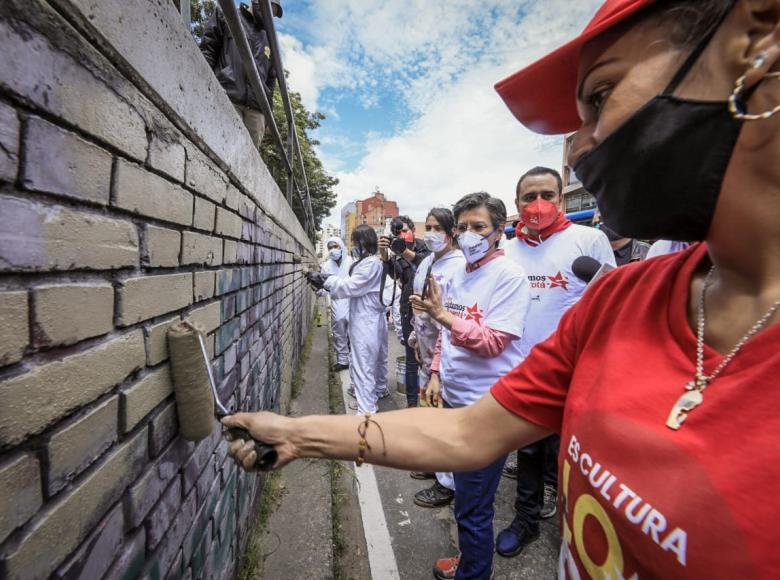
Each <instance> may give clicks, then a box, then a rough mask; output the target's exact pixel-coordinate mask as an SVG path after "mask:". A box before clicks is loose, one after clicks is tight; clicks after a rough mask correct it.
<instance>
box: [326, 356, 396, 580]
mask: <svg viewBox="0 0 780 580" xmlns="http://www.w3.org/2000/svg"><path fill="white" fill-rule="evenodd" d="M339 378H340V379H341V393H342V396H343V397H344V406H345V407H346V408H347V413H351V412H353V411H352V410H351V409H349V406H348V403H349V401H350V400H351V399H350V396H349V395H347V389H348V388H349V371H341V372H340V373H339ZM352 469H353V471H354V472H355V476H356V477H357V480H358V486H357V493H358V502H359V503H360V517H361V519H362V520H363V533H364V534H365V536H366V547H367V548H368V563H369V566H370V567H371V578H373V579H376V580H401V575H400V574H399V572H398V563H397V562H396V560H395V552H393V542H392V540H391V539H390V531H389V530H388V528H387V520H385V510H384V508H382V498H381V496H380V495H379V486H378V485H377V482H376V474H375V473H374V467H373V466H372V465H369V464H368V463H364V464H363V465H362V466H361V467H360V468H355V464H354V463H353V464H352Z"/></svg>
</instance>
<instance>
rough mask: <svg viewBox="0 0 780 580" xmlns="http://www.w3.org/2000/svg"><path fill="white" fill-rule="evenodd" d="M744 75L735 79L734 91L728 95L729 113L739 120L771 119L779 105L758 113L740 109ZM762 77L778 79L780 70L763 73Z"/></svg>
mask: <svg viewBox="0 0 780 580" xmlns="http://www.w3.org/2000/svg"><path fill="white" fill-rule="evenodd" d="M745 77H746V75H742V76H741V77H739V78H738V79H737V84H736V86H735V87H734V92H733V93H731V97H729V112H731V115H732V116H733V117H734V118H735V119H737V120H739V121H763V120H765V119H771V118H772V117H774V116H775V115H776V114H777V113H780V105H777V106H776V107H775V108H774V109H772V110H771V111H766V112H764V113H758V114H753V113H748V112H747V111H745V110H743V109H742V106H741V104H740V99H741V98H742V95H743V94H744V92H745ZM764 79H780V72H774V73H767V74H765V75H764ZM762 80H763V79H762Z"/></svg>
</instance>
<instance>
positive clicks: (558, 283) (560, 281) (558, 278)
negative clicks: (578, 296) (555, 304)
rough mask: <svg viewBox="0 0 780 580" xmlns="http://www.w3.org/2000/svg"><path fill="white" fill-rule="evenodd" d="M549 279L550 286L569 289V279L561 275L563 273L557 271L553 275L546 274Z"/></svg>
mask: <svg viewBox="0 0 780 580" xmlns="http://www.w3.org/2000/svg"><path fill="white" fill-rule="evenodd" d="M547 277H548V278H549V279H550V288H563V289H564V290H568V289H569V281H568V280H567V279H566V278H564V277H563V274H561V273H560V272H558V273H557V274H556V275H555V276H547Z"/></svg>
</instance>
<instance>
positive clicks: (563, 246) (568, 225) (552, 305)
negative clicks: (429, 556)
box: [496, 167, 615, 557]
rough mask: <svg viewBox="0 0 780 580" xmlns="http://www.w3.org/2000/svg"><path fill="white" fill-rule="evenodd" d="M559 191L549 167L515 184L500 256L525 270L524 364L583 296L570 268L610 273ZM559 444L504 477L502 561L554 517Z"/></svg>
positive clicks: (544, 445)
mask: <svg viewBox="0 0 780 580" xmlns="http://www.w3.org/2000/svg"><path fill="white" fill-rule="evenodd" d="M562 189H563V183H562V180H561V176H560V175H559V174H558V172H557V171H556V170H554V169H550V168H548V167H535V168H533V169H531V170H530V171H528V172H527V173H526V174H524V175H523V176H522V177H521V178H520V180H519V181H518V183H517V190H516V192H517V195H516V199H515V203H516V205H517V210H518V212H519V213H520V222H519V223H518V224H517V228H516V231H515V234H516V236H515V238H514V239H512V240H508V241H507V242H506V245H505V250H506V254H507V257H509V258H510V259H511V260H514V261H515V262H516V263H518V264H520V266H521V267H522V268H523V270H525V272H526V274H527V275H528V282H529V286H530V288H531V307H530V309H529V311H528V318H527V319H526V325H525V332H524V333H523V336H522V338H521V340H520V350H521V352H522V355H523V357H524V358H525V357H527V356H528V353H529V352H531V349H532V348H533V347H534V346H535V345H536V344H538V343H540V342H542V341H543V340H545V339H546V338H548V337H549V336H550V335H551V334H552V333H553V332H554V331H555V329H556V328H557V327H558V322H559V321H560V319H561V317H562V316H563V314H564V313H565V312H566V311H567V310H568V309H569V308H571V307H572V306H574V304H576V303H577V301H578V300H579V299H580V297H581V296H582V294H583V293H584V292H585V289H586V287H587V283H586V282H584V281H582V280H580V279H579V278H577V277H576V276H575V275H574V272H573V269H572V264H573V263H574V261H575V260H576V259H577V258H579V257H581V256H588V257H590V258H593V259H595V260H596V261H598V262H600V263H602V264H603V263H608V264H610V265H612V266H614V265H615V257H614V254H613V252H612V247H611V246H610V244H609V240H608V239H607V237H606V236H605V235H604V234H603V233H602V232H600V231H599V230H597V229H594V228H590V227H587V226H580V225H576V224H573V223H572V222H570V221H569V220H568V219H566V217H565V216H564V214H563V212H562V207H563V192H562ZM559 443H560V439H559V437H558V436H557V435H552V436H550V437H547V438H546V439H543V440H542V441H539V442H538V443H535V444H533V445H530V446H528V447H526V448H524V449H520V450H518V452H517V466H516V467H515V466H513V465H508V466H507V468H505V471H504V473H505V475H508V476H509V477H517V497H516V499H515V512H516V515H515V518H514V521H513V522H512V524H511V525H510V526H509V527H508V528H507V529H505V530H503V531H502V532H501V533H500V534H499V535H498V538H497V539H496V551H497V552H498V553H499V554H501V555H502V556H507V557H511V556H516V555H517V554H519V553H520V552H521V551H522V550H523V548H524V547H525V546H526V545H528V544H529V543H530V542H532V541H534V540H535V539H536V538H537V537H538V536H539V521H540V519H542V518H549V517H552V516H554V515H555V512H556V499H557V497H556V496H557V494H556V490H557V479H558V477H557V475H558V474H557V456H558V445H559Z"/></svg>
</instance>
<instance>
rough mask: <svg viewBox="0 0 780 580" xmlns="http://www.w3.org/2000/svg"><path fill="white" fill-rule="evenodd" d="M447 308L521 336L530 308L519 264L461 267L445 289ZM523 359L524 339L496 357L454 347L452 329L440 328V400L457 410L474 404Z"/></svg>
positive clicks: (505, 262) (501, 261)
mask: <svg viewBox="0 0 780 580" xmlns="http://www.w3.org/2000/svg"><path fill="white" fill-rule="evenodd" d="M443 298H444V307H445V308H446V309H447V310H448V311H449V312H451V313H452V314H454V315H455V316H457V317H458V318H465V319H466V320H476V321H477V322H478V323H479V324H480V325H481V326H487V327H489V328H492V329H493V330H500V331H502V332H506V333H509V334H511V335H513V336H516V337H518V338H520V337H521V336H522V335H523V327H524V326H525V318H526V313H527V312H528V306H529V288H528V280H527V278H526V274H525V272H523V270H522V268H520V267H519V266H518V265H517V264H516V263H514V262H513V261H511V260H509V259H507V258H506V256H499V257H497V258H494V259H493V260H491V261H489V262H488V263H487V264H485V265H484V266H482V267H481V268H477V269H476V270H474V271H473V272H467V271H466V268H462V269H460V270H458V271H457V272H455V273H454V275H453V277H452V278H451V279H450V282H449V284H447V287H446V288H445V289H444V296H443ZM522 360H523V357H522V355H521V354H520V340H513V341H512V342H510V343H509V345H508V346H507V347H506V348H505V349H504V351H503V352H502V353H501V354H499V355H498V356H497V357H494V358H485V357H482V356H479V355H478V354H476V353H475V352H473V351H470V350H467V349H465V348H461V347H459V346H454V345H453V344H452V343H451V342H450V331H449V330H447V329H446V328H442V334H441V364H440V367H439V375H440V377H441V384H442V396H443V397H444V400H445V401H447V403H449V404H450V405H452V406H453V407H462V406H464V405H471V404H472V403H475V402H476V401H477V400H478V399H479V398H480V397H482V395H484V394H485V393H486V392H488V390H489V389H490V387H492V386H493V384H494V383H495V382H496V381H498V379H499V378H501V377H502V376H504V375H505V374H506V373H508V372H509V371H510V370H512V369H513V368H515V367H516V366H517V365H518V364H519V363H520V361H522Z"/></svg>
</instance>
